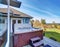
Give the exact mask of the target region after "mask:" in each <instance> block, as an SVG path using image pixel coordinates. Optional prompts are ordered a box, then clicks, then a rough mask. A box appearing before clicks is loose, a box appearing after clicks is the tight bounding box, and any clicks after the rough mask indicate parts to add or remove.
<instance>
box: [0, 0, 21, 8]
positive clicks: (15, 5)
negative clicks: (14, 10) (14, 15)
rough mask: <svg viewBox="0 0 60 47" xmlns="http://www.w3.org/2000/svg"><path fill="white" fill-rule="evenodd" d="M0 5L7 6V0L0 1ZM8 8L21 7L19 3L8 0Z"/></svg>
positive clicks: (14, 0)
mask: <svg viewBox="0 0 60 47" xmlns="http://www.w3.org/2000/svg"><path fill="white" fill-rule="evenodd" d="M0 3H1V4H5V5H8V1H7V0H0ZM10 6H14V7H18V8H19V7H20V6H21V2H19V1H17V0H10Z"/></svg>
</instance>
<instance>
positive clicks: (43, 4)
mask: <svg viewBox="0 0 60 47" xmlns="http://www.w3.org/2000/svg"><path fill="white" fill-rule="evenodd" d="M18 1H21V2H22V3H21V7H20V8H15V7H12V8H14V9H17V10H18V11H21V12H23V13H26V14H28V15H30V16H32V17H33V19H37V20H41V19H45V20H46V22H47V23H52V22H53V21H55V22H56V23H60V0H18ZM0 7H7V6H5V5H2V4H0Z"/></svg>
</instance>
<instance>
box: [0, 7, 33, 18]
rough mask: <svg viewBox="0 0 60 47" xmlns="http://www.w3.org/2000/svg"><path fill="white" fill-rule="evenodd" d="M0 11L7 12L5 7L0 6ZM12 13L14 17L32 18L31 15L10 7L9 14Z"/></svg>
mask: <svg viewBox="0 0 60 47" xmlns="http://www.w3.org/2000/svg"><path fill="white" fill-rule="evenodd" d="M0 12H1V13H4V14H7V8H0ZM11 13H13V14H14V17H29V18H32V17H31V16H29V15H27V14H25V13H23V12H20V11H18V10H16V9H14V8H10V14H11Z"/></svg>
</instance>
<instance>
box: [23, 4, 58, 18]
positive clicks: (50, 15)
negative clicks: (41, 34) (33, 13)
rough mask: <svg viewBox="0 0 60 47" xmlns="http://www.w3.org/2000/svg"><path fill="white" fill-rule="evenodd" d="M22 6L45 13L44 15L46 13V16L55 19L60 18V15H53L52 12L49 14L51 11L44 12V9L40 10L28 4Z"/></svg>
mask: <svg viewBox="0 0 60 47" xmlns="http://www.w3.org/2000/svg"><path fill="white" fill-rule="evenodd" d="M22 6H24V7H26V8H31V9H34V10H37V11H40V12H43V13H46V14H48V15H49V17H54V18H55V17H56V18H58V17H59V16H58V15H56V14H53V13H51V12H49V11H46V10H43V9H40V8H36V7H34V6H31V5H28V4H22Z"/></svg>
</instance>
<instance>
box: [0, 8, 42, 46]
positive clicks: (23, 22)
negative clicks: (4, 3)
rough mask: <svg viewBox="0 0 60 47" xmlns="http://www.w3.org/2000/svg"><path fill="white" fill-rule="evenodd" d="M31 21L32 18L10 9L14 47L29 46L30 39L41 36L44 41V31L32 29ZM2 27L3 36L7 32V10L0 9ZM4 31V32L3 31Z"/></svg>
mask: <svg viewBox="0 0 60 47" xmlns="http://www.w3.org/2000/svg"><path fill="white" fill-rule="evenodd" d="M30 19H32V17H31V16H29V15H27V14H25V13H23V12H20V11H17V10H16V9H14V8H10V29H11V32H10V33H11V34H12V35H11V38H12V39H11V40H10V41H11V42H12V44H13V47H22V46H24V45H27V44H29V39H31V38H33V37H37V36H39V37H40V38H41V39H43V30H42V29H37V28H32V26H31V22H30ZM0 25H1V27H2V28H1V31H0V33H2V35H3V34H4V33H5V32H6V30H7V8H0ZM2 30H3V31H2ZM2 35H1V36H2Z"/></svg>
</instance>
